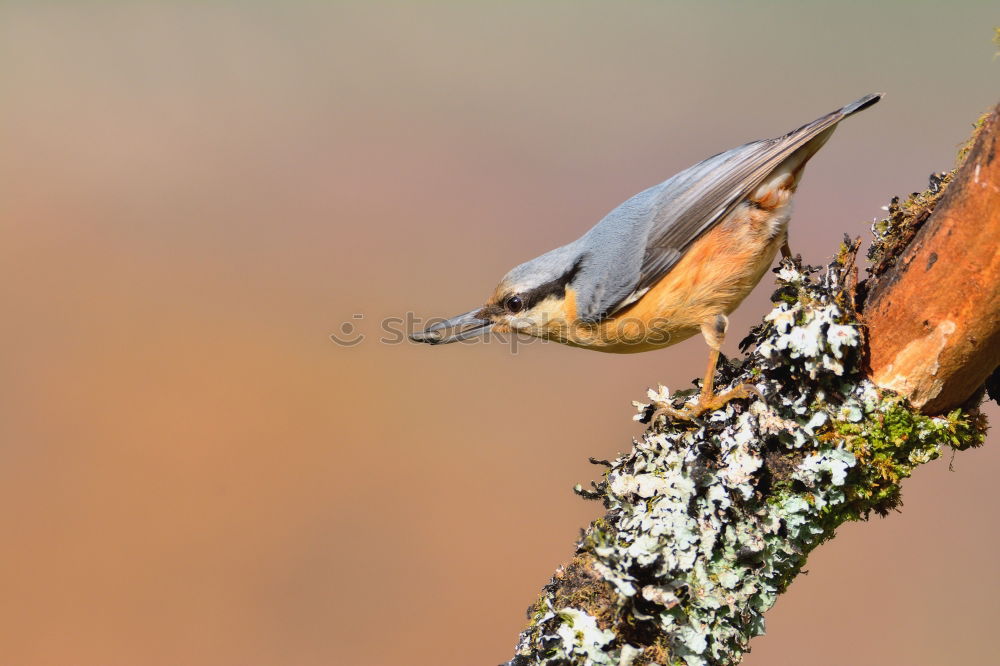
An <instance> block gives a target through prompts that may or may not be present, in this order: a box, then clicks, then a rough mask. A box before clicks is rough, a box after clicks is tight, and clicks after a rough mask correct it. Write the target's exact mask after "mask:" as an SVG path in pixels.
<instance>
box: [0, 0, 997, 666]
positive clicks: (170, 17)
mask: <svg viewBox="0 0 1000 666" xmlns="http://www.w3.org/2000/svg"><path fill="white" fill-rule="evenodd" d="M996 9H997V8H996V5H995V4H992V6H991V3H985V2H984V3H976V2H963V3H957V2H952V3H943V2H942V3H932V2H919V3H913V2H902V1H901V2H881V3H871V2H866V3H838V6H837V7H836V8H833V7H824V6H821V5H820V4H819V3H816V4H809V3H797V4H792V3H779V2H774V3H759V2H758V3H753V6H750V4H749V3H745V4H736V3H732V4H723V3H708V2H706V3H700V2H689V3H680V2H633V3H627V4H626V3H598V2H546V3H528V2H481V3H457V2H456V3H430V2H429V3H421V4H420V5H417V4H416V3H378V2H364V3H362V2H357V3H335V4H334V3H329V4H328V3H320V2H309V3H307V2H282V3H279V2H276V1H273V2H263V1H260V2H253V3H238V2H211V3H195V2H173V3H166V2H164V3H142V4H139V3H134V4H133V3H115V2H102V3H84V2H64V3H54V2H53V3H49V2H20V3H19V2H7V3H4V4H3V5H2V7H0V63H2V65H0V68H2V76H0V95H2V101H3V104H2V111H0V117H2V119H3V122H2V123H0V144H2V145H3V151H2V154H0V180H2V182H3V186H2V191H3V196H2V197H0V225H2V234H3V243H2V246H0V247H2V249H0V257H2V260H0V307H2V312H3V319H2V325H0V331H2V333H0V336H2V337H0V371H2V373H3V377H4V381H3V382H2V384H0V392H2V399H0V528H2V530H3V534H4V545H3V547H2V548H0V662H2V663H4V664H15V665H22V664H23V665H45V664H53V665H61V664H74V665H80V666H89V665H103V666H117V665H132V664H143V665H150V666H155V665H159V664H163V665H168V664H192V665H200V664H206V665H214V664H223V665H226V664H239V665H258V664H259V665H271V664H302V665H310V664H351V665H358V666H367V665H372V666H377V665H383V664H435V665H437V664H445V665H450V664H454V665H467V664H496V663H499V662H501V661H505V660H506V659H508V658H509V657H510V655H511V653H512V648H513V645H514V642H515V640H516V637H517V634H518V632H519V631H520V629H521V628H522V626H523V624H524V611H525V609H526V608H527V606H528V605H529V604H530V603H531V602H532V601H533V600H534V599H535V597H536V595H537V591H538V589H539V587H540V586H541V585H543V584H544V583H545V582H546V581H547V580H548V578H549V576H550V575H551V573H552V571H553V570H554V569H555V567H556V566H557V565H558V564H559V563H560V562H562V561H564V560H566V559H567V558H568V557H569V556H570V554H571V552H572V547H573V543H574V539H575V538H576V537H577V535H578V531H579V529H580V528H581V527H584V526H585V525H586V524H587V523H588V522H589V521H590V520H592V519H593V518H595V517H597V516H598V515H600V513H601V508H600V506H599V505H597V504H596V503H588V502H585V501H583V500H582V499H580V498H578V497H576V496H575V495H573V493H572V492H571V488H572V486H573V485H574V484H575V483H578V482H581V483H583V484H584V485H586V484H587V482H588V481H589V480H590V479H593V478H595V477H596V476H597V475H598V474H599V469H598V468H594V467H592V466H591V465H589V464H588V463H587V457H588V456H596V457H598V458H607V457H611V456H615V455H616V453H617V452H619V451H622V450H627V449H628V448H629V447H630V444H631V438H632V437H636V436H638V435H639V434H640V433H641V428H640V427H639V426H638V424H635V423H633V422H632V421H631V420H630V419H631V416H632V414H633V408H632V407H631V405H630V401H632V400H635V399H641V398H643V396H644V393H645V389H646V387H647V386H652V385H655V384H657V383H660V382H662V383H664V384H667V385H669V386H671V387H678V388H686V387H687V386H689V382H690V380H691V378H693V377H695V376H697V375H698V373H699V372H700V371H701V370H702V367H703V364H704V361H705V354H706V351H705V348H704V345H703V343H702V341H701V340H700V339H698V338H694V339H691V340H689V341H687V342H685V343H683V344H681V345H679V346H677V347H674V348H671V349H669V350H666V351H661V352H657V353H652V354H643V355H636V356H624V357H621V356H607V355H602V354H596V353H587V352H583V351H580V350H575V349H570V348H565V347H559V346H557V345H553V344H531V345H527V346H522V347H520V348H518V349H517V353H516V354H512V353H511V350H510V348H509V347H508V346H505V345H503V344H491V345H476V346H469V345H453V346H450V347H441V348H430V347H426V346H417V345H414V344H409V343H403V344H385V343H381V342H380V341H379V339H380V338H381V337H383V331H382V330H381V323H380V322H382V321H384V320H385V319H386V318H390V317H406V313H408V312H411V313H413V315H414V316H417V317H421V318H426V317H430V316H442V315H453V314H456V313H459V312H464V311H466V310H468V309H470V308H472V307H474V306H476V305H478V304H480V303H481V302H482V301H483V299H484V298H485V297H486V295H487V294H488V293H489V292H490V291H491V290H492V288H493V286H494V284H495V282H496V280H497V279H498V278H499V277H500V276H501V275H502V274H503V273H504V272H505V271H506V270H507V269H508V268H510V267H511V266H513V265H514V264H516V263H519V262H521V261H523V260H525V259H528V258H531V257H533V256H535V255H536V254H538V253H540V252H542V251H544V250H548V249H550V248H552V247H554V246H556V245H558V244H561V243H564V242H567V241H569V240H572V239H573V238H575V237H576V236H577V235H578V234H580V233H581V232H582V231H583V230H585V229H586V228H588V227H589V226H590V225H591V224H593V223H594V222H596V221H597V220H598V219H599V218H601V217H602V216H603V215H604V214H605V213H606V212H607V211H608V210H610V209H611V208H612V207H614V206H615V205H617V204H618V203H619V202H620V201H622V200H623V199H625V198H626V197H628V196H630V195H631V194H633V193H635V192H637V191H639V190H640V189H643V188H645V187H647V186H649V185H652V184H654V183H656V182H659V181H661V180H663V179H665V178H666V177H668V176H670V175H671V174H673V173H675V172H676V171H678V170H680V169H682V168H684V167H686V166H688V165H690V164H692V163H694V162H696V161H698V160H700V159H702V158H704V157H707V156H708V155H710V154H713V153H716V152H718V151H721V150H724V149H727V148H730V147H733V146H735V145H738V144H741V143H744V142H746V141H748V140H751V139H756V138H763V137H770V136H774V135H777V134H780V133H783V132H785V131H787V130H789V129H791V128H793V127H797V126H798V125H800V124H802V123H804V122H806V121H809V120H811V119H813V118H815V117H816V116H818V115H820V114H822V113H825V112H827V111H829V110H832V109H834V108H837V107H839V106H841V105H842V104H844V103H846V102H849V101H851V100H854V99H855V98H857V97H859V96H861V95H862V94H864V93H868V92H872V91H885V92H887V93H888V96H887V97H886V99H885V100H883V102H882V103H881V104H880V105H879V106H877V107H875V108H874V109H872V110H870V111H867V112H866V113H864V114H862V115H860V116H858V117H856V118H852V119H851V120H850V121H849V122H847V123H845V124H844V125H843V126H842V127H841V128H840V130H839V131H838V133H837V135H836V136H835V137H834V139H833V140H832V141H831V142H830V143H829V144H828V145H827V147H826V148H825V149H824V150H823V152H822V153H820V155H819V156H818V157H817V158H816V159H815V160H814V161H813V162H812V163H811V165H810V167H809V169H808V170H807V173H806V176H805V179H804V182H803V185H802V187H801V189H800V192H799V195H798V198H797V209H796V211H797V212H796V217H795V219H794V220H793V223H792V244H793V247H794V248H795V250H796V251H797V252H800V253H802V254H803V255H804V257H805V258H806V260H807V261H809V262H812V263H821V262H824V261H826V260H827V259H828V257H829V256H830V255H831V253H832V252H833V251H834V249H835V247H836V245H837V243H838V242H839V240H840V239H841V237H842V236H843V234H844V233H845V232H847V233H850V234H852V235H866V237H867V233H868V228H869V225H870V223H871V221H872V219H873V218H875V217H878V216H880V215H881V213H882V211H880V207H881V206H882V205H884V204H886V203H887V202H888V200H889V198H890V197H891V196H892V195H894V194H906V193H908V192H911V191H915V190H919V189H923V188H924V187H925V185H926V182H927V176H928V174H929V173H931V172H932V171H936V170H942V169H948V168H950V167H951V165H952V163H953V160H954V156H955V152H956V149H957V147H958V146H959V144H960V143H961V142H962V141H963V140H964V139H965V138H966V137H967V136H968V134H969V131H970V127H971V123H972V122H973V121H974V120H975V119H976V118H977V117H978V115H979V114H980V113H981V112H983V111H984V110H986V109H987V108H988V107H989V106H990V105H992V104H993V103H996V102H997V101H998V92H1000V86H998V85H997V84H998V80H1000V79H998V75H1000V61H997V60H995V59H994V51H995V46H994V45H993V44H992V43H991V41H990V39H991V36H992V33H993V26H994V24H995V23H997V22H998V14H997V12H996ZM771 284H772V282H771V276H768V277H766V278H765V281H764V283H763V284H761V286H760V287H759V288H758V289H757V290H756V291H755V292H754V294H753V295H752V296H751V297H750V298H749V299H748V300H747V302H746V303H745V304H744V305H743V306H742V308H741V309H740V310H739V311H738V312H737V313H736V315H735V316H734V317H733V322H732V328H731V330H733V331H735V334H734V335H732V336H731V340H730V342H728V343H727V351H729V352H730V353H732V352H734V351H735V349H736V344H735V343H736V341H738V340H739V339H740V338H741V337H742V333H743V332H745V331H746V330H747V328H748V327H749V326H751V325H752V324H753V323H755V322H756V321H757V320H759V318H760V317H761V316H762V314H763V313H764V312H765V311H766V309H767V299H768V296H769V294H770V292H771V291H772V289H771ZM331 333H335V334H337V335H339V336H341V337H342V338H344V339H349V340H358V344H355V345H353V346H338V345H335V344H333V343H332V342H331V340H330V338H329V336H330V334H331ZM361 336H363V337H361ZM997 412H998V410H997V409H996V408H995V407H994V408H992V409H990V413H991V414H992V415H993V417H994V418H996V417H997ZM949 462H951V464H952V467H953V471H950V470H949ZM998 463H1000V441H998V440H997V438H996V435H993V436H992V437H991V439H990V440H989V441H988V442H987V446H986V447H984V448H982V449H980V450H977V451H971V452H967V453H962V454H960V455H958V456H956V457H955V458H954V460H953V461H950V460H949V456H948V455H946V456H944V458H943V459H942V460H939V461H937V462H935V463H933V464H931V465H928V466H927V467H926V468H924V469H921V470H919V471H918V473H917V475H916V476H915V478H913V479H912V480H910V481H909V482H908V483H906V485H905V492H904V499H905V506H904V508H903V510H902V513H899V514H894V515H892V516H890V517H889V518H887V519H884V520H873V521H872V524H867V525H864V524H853V525H847V526H845V527H844V528H842V530H841V534H840V535H839V537H838V538H837V539H836V540H834V541H833V542H831V543H829V544H827V545H825V546H823V547H821V548H820V549H819V550H817V551H816V552H815V554H814V555H813V556H812V558H811V559H810V562H809V567H808V569H809V575H808V576H803V577H801V578H800V579H799V580H798V581H797V582H796V583H795V584H794V585H793V587H792V588H791V590H790V591H789V593H788V594H786V595H785V596H783V597H782V598H781V599H780V600H779V602H778V604H777V606H776V607H775V609H774V610H773V611H772V612H771V613H770V614H769V615H768V635H767V636H766V637H763V638H761V639H758V640H757V641H755V642H754V644H753V654H752V655H750V656H749V657H748V658H747V659H746V661H745V663H746V664H749V665H750V666H761V665H764V664H767V665H770V666H781V665H784V664H788V665H791V664H801V663H810V664H814V665H817V666H823V665H834V664H842V663H851V664H862V665H863V664H908V665H911V666H921V665H931V664H935V665H936V664H959V663H964V664H985V663H989V662H991V661H992V660H994V659H995V636H994V631H995V625H996V622H997V620H998V619H1000V601H998V599H1000V573H998V570H997V567H996V549H997V548H998V547H1000V536H998V533H1000V532H998V530H997V527H998V520H997V515H998V511H997V509H998V504H997V501H996V496H995V494H994V493H995V488H996V474H997V466H998Z"/></svg>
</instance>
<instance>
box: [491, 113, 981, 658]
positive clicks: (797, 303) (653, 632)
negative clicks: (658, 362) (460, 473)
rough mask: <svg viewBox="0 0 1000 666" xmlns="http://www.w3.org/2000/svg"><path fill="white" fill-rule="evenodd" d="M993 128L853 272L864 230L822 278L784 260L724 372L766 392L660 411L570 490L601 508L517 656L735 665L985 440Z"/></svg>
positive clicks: (915, 201) (892, 223) (545, 593)
mask: <svg viewBox="0 0 1000 666" xmlns="http://www.w3.org/2000/svg"><path fill="white" fill-rule="evenodd" d="M998 137H1000V107H998V108H997V109H995V110H994V111H993V112H992V113H991V114H990V115H989V116H988V117H987V118H986V119H985V121H984V122H983V123H982V125H981V129H980V131H979V132H978V134H977V135H976V137H975V141H974V144H973V146H972V148H971V150H969V151H968V152H967V153H966V155H965V157H964V162H963V163H962V165H961V166H960V168H959V169H958V170H957V171H956V172H954V173H953V174H949V175H947V176H945V177H944V178H936V179H932V187H931V189H930V190H929V191H928V192H925V193H923V194H921V195H915V196H914V197H911V198H910V199H909V200H907V201H906V202H904V203H903V204H900V203H899V202H898V201H897V200H894V201H893V206H892V207H891V209H890V215H889V217H888V218H887V219H886V220H884V221H883V223H882V224H881V225H879V228H878V229H877V242H876V244H875V246H874V247H873V251H872V253H871V254H870V255H869V256H872V257H874V258H875V260H876V261H875V265H874V267H873V269H871V277H870V278H869V279H868V280H866V281H865V282H864V283H862V284H861V285H857V284H856V279H855V277H854V276H855V274H856V269H854V268H853V265H854V252H855V251H856V249H857V245H856V244H854V245H849V246H844V247H842V249H841V253H840V256H839V257H838V259H837V260H836V261H834V263H832V264H831V265H830V266H829V267H828V268H827V270H826V272H825V273H824V274H823V275H818V274H817V270H816V269H810V268H808V267H806V268H803V267H802V266H799V265H798V264H795V263H793V262H788V261H786V262H784V263H783V264H782V266H781V267H780V270H779V271H778V283H779V287H780V288H779V290H778V291H777V292H776V293H775V297H774V300H775V307H774V309H773V310H772V311H771V313H769V314H768V315H767V316H766V317H765V319H764V322H763V323H762V324H761V325H760V326H758V327H756V328H755V329H754V330H753V331H752V332H751V334H750V336H749V337H748V338H747V340H745V341H744V351H746V350H748V349H749V350H750V351H749V352H748V353H747V356H746V357H745V358H744V359H742V360H741V361H740V362H738V363H731V362H730V363H725V364H723V365H722V366H721V367H720V370H719V372H720V375H721V379H722V381H724V382H733V383H736V382H747V381H748V382H753V383H754V384H755V385H756V386H757V387H758V388H759V389H760V390H761V391H762V393H763V395H764V396H765V399H764V400H763V401H760V400H754V401H750V402H749V403H748V404H747V403H742V402H734V403H731V404H730V405H728V406H726V407H725V408H724V409H723V410H720V411H718V412H715V413H713V414H711V415H708V416H706V417H705V418H704V419H702V420H701V421H699V422H697V423H671V422H657V423H654V424H652V425H650V427H649V429H648V430H647V432H646V434H645V435H644V437H643V439H642V441H640V442H637V443H636V445H635V447H634V448H633V449H632V451H631V452H629V453H628V454H625V455H623V456H621V457H620V458H618V459H617V460H615V461H613V462H610V463H607V462H604V463H601V464H605V465H607V466H608V470H607V471H606V472H605V475H604V478H603V480H602V481H601V482H600V483H597V484H595V485H594V489H593V490H592V491H585V490H583V489H581V488H579V487H578V492H579V493H580V494H582V495H584V496H585V497H589V498H591V499H599V500H601V501H603V502H604V505H605V507H606V508H607V509H608V512H607V514H606V515H605V516H604V517H603V518H601V519H599V520H597V521H595V522H594V523H593V524H592V525H591V526H590V528H589V529H588V530H587V532H586V533H585V535H584V536H583V538H582V539H581V541H580V543H579V544H578V547H577V552H576V555H575V556H574V558H573V559H572V560H571V561H570V562H569V563H567V564H566V565H564V566H562V567H560V568H559V569H558V570H557V571H556V573H555V575H554V577H553V578H552V580H551V581H550V583H549V584H548V585H546V586H545V588H543V590H542V594H541V596H540V597H539V599H538V600H537V601H536V602H535V604H534V605H533V606H532V607H531V608H530V609H529V620H530V622H529V625H528V627H527V628H526V629H525V630H524V632H523V633H522V634H521V637H520V641H519V643H518V646H517V648H516V656H515V657H514V659H513V660H511V661H510V662H509V666H527V665H529V664H550V665H553V666H554V665H556V664H559V665H565V664H624V665H625V666H642V665H645V664H661V665H666V664H671V665H674V664H683V665H686V666H716V665H719V666H722V665H728V664H736V663H739V661H740V660H741V658H742V655H743V653H744V651H745V650H746V649H747V646H748V643H749V641H750V640H751V639H752V638H753V637H754V636H756V635H759V634H761V633H763V631H764V622H763V614H764V613H765V612H766V611H767V610H768V609H769V608H770V607H771V606H772V605H773V603H774V602H775V600H776V599H777V596H778V595H779V594H780V593H781V592H783V591H784V590H785V589H786V588H787V586H788V585H789V584H790V583H791V581H792V580H793V579H794V577H795V576H796V575H798V573H799V572H800V571H801V568H802V566H803V564H804V563H805V561H806V557H807V556H808V554H809V552H810V551H811V550H812V549H813V548H815V547H816V546H817V545H819V544H820V543H822V542H823V541H825V540H826V539H829V538H832V536H833V534H834V531H835V530H836V528H837V526H839V525H840V524H842V523H843V522H845V521H848V520H858V519H862V518H865V517H867V516H868V515H869V514H870V513H871V512H873V511H874V512H876V513H885V512H886V511H888V510H889V509H890V508H892V507H894V506H895V505H896V504H898V502H899V492H900V482H901V481H902V479H904V478H906V477H908V476H909V475H910V473H911V472H912V470H913V469H914V468H915V467H916V466H918V465H920V464H923V463H925V462H927V461H929V460H932V459H933V458H935V457H937V456H938V455H939V453H940V450H941V449H942V447H945V446H951V447H954V448H957V449H963V448H967V447H970V446H978V445H979V444H981V443H982V441H983V437H984V433H985V421H984V419H983V418H982V416H981V415H980V414H979V413H978V410H977V409H976V408H975V407H974V406H972V405H970V403H971V402H975V400H976V398H977V396H978V395H981V392H980V391H979V389H980V387H981V386H982V384H983V382H984V380H985V379H986V377H987V376H988V375H989V374H990V372H991V371H992V370H993V369H994V368H996V367H997V364H998V362H1000V253H998V252H997V238H1000V235H998V233H1000V160H998V159H995V156H996V154H997V150H996V148H997V141H998ZM651 397H655V398H656V399H658V400H661V401H662V400H666V399H668V396H667V395H666V389H663V388H662V387H661V390H660V391H659V392H658V393H656V394H653V393H652V392H651ZM960 405H965V407H964V408H958V407H959V406H960ZM637 407H639V409H640V414H642V415H645V416H646V417H648V415H649V414H650V411H649V409H648V408H647V406H645V405H638V404H637ZM949 410H951V411H949ZM945 412H948V413H947V414H946V415H943V416H934V415H935V414H944V413H945ZM594 462H598V461H594Z"/></svg>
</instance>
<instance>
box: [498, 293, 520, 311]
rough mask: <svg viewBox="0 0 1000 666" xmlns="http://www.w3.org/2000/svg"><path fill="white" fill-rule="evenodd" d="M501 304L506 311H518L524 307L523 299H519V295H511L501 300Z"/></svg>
mask: <svg viewBox="0 0 1000 666" xmlns="http://www.w3.org/2000/svg"><path fill="white" fill-rule="evenodd" d="M503 306H504V307H505V308H507V311H508V312H520V311H521V310H523V309H524V301H522V300H521V297H520V296H511V297H510V298H508V299H507V300H505V301H504V302H503Z"/></svg>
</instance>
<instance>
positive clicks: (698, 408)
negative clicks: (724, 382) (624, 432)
mask: <svg viewBox="0 0 1000 666" xmlns="http://www.w3.org/2000/svg"><path fill="white" fill-rule="evenodd" d="M750 396H756V397H757V398H758V399H759V400H763V399H764V394H762V393H761V392H760V389H758V388H757V387H756V386H754V385H753V384H739V385H737V386H734V387H733V388H731V389H729V390H728V391H723V392H722V393H716V394H712V395H704V394H702V395H700V396H698V399H697V400H696V401H694V402H689V403H687V404H685V405H684V406H683V407H681V408H680V409H678V408H677V407H674V406H673V405H672V404H671V403H669V402H658V401H654V402H653V407H655V408H656V409H655V410H654V411H653V414H652V415H651V416H650V417H649V422H650V423H652V422H653V421H655V420H656V417H657V416H659V415H661V414H663V415H664V416H666V417H668V418H669V419H671V420H674V421H692V420H694V419H696V418H698V417H699V416H701V415H702V414H704V413H705V412H712V411H715V410H717V409H719V408H720V407H723V406H725V404H726V403H728V402H729V401H730V400H741V399H746V398H749V397H750Z"/></svg>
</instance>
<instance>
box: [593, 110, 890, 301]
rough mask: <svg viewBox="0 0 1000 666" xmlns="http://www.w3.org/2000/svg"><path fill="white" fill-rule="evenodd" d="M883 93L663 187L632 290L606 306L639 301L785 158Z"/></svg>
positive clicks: (710, 162)
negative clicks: (637, 295) (638, 296)
mask: <svg viewBox="0 0 1000 666" xmlns="http://www.w3.org/2000/svg"><path fill="white" fill-rule="evenodd" d="M880 98H881V95H867V96H865V97H862V98H861V99H859V100H857V101H855V102H853V103H851V104H848V105H847V106H845V107H843V108H842V109H838V110H837V111H834V112H832V113H828V114H827V115H825V116H823V117H821V118H818V119H817V120H814V121H813V122H811V123H808V124H806V125H803V126H802V127H800V128H798V129H795V130H792V131H791V132H789V133H787V134H785V135H784V136H780V137H778V138H775V139H766V140H763V141H755V142H753V143H748V144H745V145H743V146H740V147H738V148H734V149H732V150H729V151H726V152H724V153H720V154H718V155H715V156H713V157H710V158H708V159H707V160H704V161H703V162H700V163H698V164H696V165H694V166H693V167H691V168H689V169H686V170H685V171H682V172H681V173H679V174H677V175H676V176H674V177H673V178H671V179H670V180H668V181H666V182H665V183H663V184H662V185H661V186H658V187H657V188H656V189H657V190H659V192H658V196H657V197H656V200H655V202H654V203H653V205H652V210H651V211H650V212H652V213H653V215H652V219H651V221H650V223H649V227H648V235H647V237H646V249H645V253H644V256H643V260H642V264H641V268H640V271H639V275H638V280H637V281H636V282H635V283H634V285H633V288H632V290H631V293H630V294H626V295H625V297H624V298H622V299H621V300H620V302H619V303H618V304H615V305H612V306H611V307H610V308H607V309H605V310H604V311H605V312H608V313H610V312H613V311H614V310H615V309H618V308H620V307H623V306H624V305H625V304H627V303H628V302H631V301H632V300H634V299H632V298H631V295H632V294H635V293H638V292H642V291H643V290H647V289H649V288H650V287H651V286H652V285H654V284H656V283H657V282H659V281H660V280H661V279H663V277H664V276H665V275H666V274H667V273H668V272H669V271H670V269H671V268H673V267H674V265H676V264H677V262H678V261H680V259H681V257H683V256H684V253H685V252H686V251H687V250H688V249H689V248H690V247H691V245H692V243H694V241H696V240H697V239H698V238H699V237H700V236H701V235H702V234H704V233H705V232H707V231H709V230H710V229H712V228H713V227H714V226H715V225H716V224H718V223H719V222H720V221H721V220H722V219H723V218H725V217H726V215H727V214H729V213H730V212H731V211H732V210H733V208H735V207H736V206H737V205H738V204H739V203H740V202H741V201H743V200H744V199H745V198H746V197H747V196H749V195H750V194H751V193H752V192H753V191H754V190H755V189H756V188H757V187H758V186H759V185H760V184H761V183H762V182H763V181H764V180H765V179H766V178H767V176H768V175H769V174H770V173H771V172H772V171H774V169H775V168H777V167H778V165H780V164H781V163H782V162H783V161H784V160H785V159H787V158H788V157H789V156H791V155H792V154H793V153H794V152H795V151H797V150H799V149H800V148H802V147H803V146H805V145H806V144H808V143H809V142H810V141H811V140H813V139H815V138H816V137H817V136H819V135H820V134H821V133H823V132H824V131H826V130H828V129H830V128H831V127H833V126H835V125H836V124H837V123H839V122H840V121H841V120H843V119H844V118H846V117H847V116H849V115H851V114H853V113H856V112H858V111H860V110H862V109H865V108H867V107H869V106H871V105H872V104H875V103H876V102H877V101H878V100H879V99H880Z"/></svg>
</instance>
